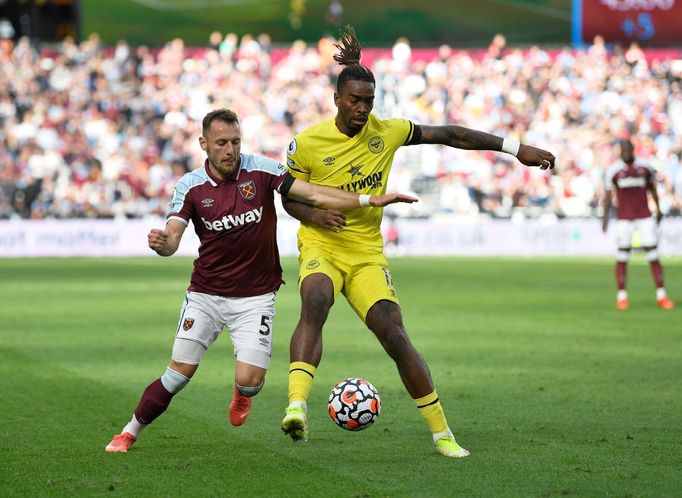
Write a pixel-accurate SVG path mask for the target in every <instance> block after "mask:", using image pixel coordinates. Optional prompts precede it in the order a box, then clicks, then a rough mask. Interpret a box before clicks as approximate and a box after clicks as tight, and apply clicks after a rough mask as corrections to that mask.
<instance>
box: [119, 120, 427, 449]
mask: <svg viewBox="0 0 682 498" xmlns="http://www.w3.org/2000/svg"><path fill="white" fill-rule="evenodd" d="M202 126H203V129H202V135H201V137H200V138H199V144H200V145H201V148H202V149H203V150H204V151H205V152H206V154H207V156H208V157H207V159H206V161H205V163H204V166H203V167H202V168H199V169H197V170H195V171H192V172H190V173H187V174H186V175H184V176H183V177H182V178H181V179H180V180H179V181H178V183H177V185H176V186H175V191H174V193H173V198H172V200H171V202H170V206H169V209H168V215H167V219H166V227H165V229H164V230H159V229H153V230H151V231H150V232H149V235H148V242H149V247H150V248H151V249H153V250H154V251H156V252H157V253H158V254H159V255H161V256H170V255H172V254H173V253H175V251H176V250H177V249H178V246H179V244H180V239H181V238H182V235H183V233H184V231H185V228H186V227H187V224H188V223H189V222H190V220H191V221H192V223H193V225H194V229H195V231H196V233H197V235H198V236H199V240H200V241H201V246H200V247H199V256H198V258H197V259H196V260H195V261H194V270H193V272H192V277H191V282H190V285H189V289H188V291H187V294H186V295H185V300H184V303H183V305H182V309H181V313H180V320H179V322H178V328H177V331H176V334H175V342H174V344H173V352H172V357H171V362H170V365H169V366H168V368H167V369H166V371H165V373H164V374H163V375H162V376H161V378H159V379H156V380H155V381H154V382H152V383H151V384H149V386H147V388H146V389H145V390H144V392H143V393H142V399H140V402H139V403H138V405H137V408H136V409H135V412H134V414H133V417H132V418H131V420H130V422H129V423H128V424H127V425H126V426H125V427H124V428H123V430H122V431H121V433H120V434H118V435H116V436H114V438H113V440H112V441H111V443H109V444H108V445H107V446H106V451H110V452H126V451H128V450H129V449H130V448H131V447H132V445H133V443H134V442H135V440H136V439H137V437H138V436H139V434H140V431H142V429H143V428H144V427H146V426H147V425H148V424H150V423H151V422H152V421H153V420H154V419H156V418H157V417H158V416H159V415H161V414H162V413H163V412H164V411H165V410H166V408H168V405H169V404H170V402H171V399H172V398H173V396H174V395H175V394H177V393H178V392H179V391H180V390H181V389H182V388H184V387H185V386H186V385H187V383H188V382H189V381H190V379H191V378H192V375H194V373H195V372H196V370H197V368H198V366H199V362H200V361H201V358H202V356H203V354H204V353H205V352H206V350H207V349H208V348H209V346H210V345H211V344H213V342H214V341H215V340H216V339H217V338H218V336H219V334H220V333H221V332H222V330H223V328H227V329H228V331H229V333H230V337H231V339H232V345H233V347H234V354H235V356H236V358H237V361H236V367H235V385H234V396H233V398H232V401H231V402H230V409H229V415H230V422H231V423H232V425H235V426H239V425H242V424H243V423H244V422H245V421H246V418H247V416H248V414H249V411H250V409H251V397H253V396H255V395H256V394H258V392H259V391H260V390H261V388H262V387H263V381H264V379H265V373H266V370H267V368H268V365H269V363H270V354H271V351H272V336H273V330H272V320H273V317H274V316H275V293H276V292H277V289H278V288H279V286H280V285H281V284H282V268H281V267H280V263H279V253H278V250H277V237H276V225H277V218H276V213H275V204H274V195H273V191H275V190H276V191H278V192H279V193H280V195H282V197H283V198H287V197H289V198H292V199H296V200H298V201H301V202H306V203H310V204H312V205H314V206H318V207H322V208H330V209H334V210H343V209H350V208H355V207H360V206H362V207H365V206H385V205H387V204H391V203H393V202H414V201H416V199H414V198H413V197H409V196H404V195H400V194H394V195H372V196H362V195H358V194H354V193H351V192H345V191H343V190H340V189H335V188H329V187H319V186H314V185H310V184H308V183H306V182H304V181H301V180H296V179H294V178H293V177H292V176H291V175H290V174H289V173H287V171H286V168H284V167H283V166H282V165H280V164H279V163H278V162H276V161H274V160H272V159H268V158H264V157H259V156H254V155H249V154H241V153H240V141H241V132H240V128H239V121H238V118H237V115H236V114H235V113H234V112H232V111H230V110H227V109H219V110H216V111H213V112H210V113H209V114H207V115H206V116H205V117H204V119H203V123H202ZM328 225H329V226H327V228H331V229H333V230H339V229H341V227H342V225H343V218H342V217H340V216H338V217H333V220H332V222H330V223H328Z"/></svg>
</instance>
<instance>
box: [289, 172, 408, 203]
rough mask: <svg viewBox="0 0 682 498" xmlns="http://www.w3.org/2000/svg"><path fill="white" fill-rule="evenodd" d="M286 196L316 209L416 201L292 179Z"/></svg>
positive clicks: (402, 196) (401, 195)
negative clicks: (366, 193) (358, 192)
mask: <svg viewBox="0 0 682 498" xmlns="http://www.w3.org/2000/svg"><path fill="white" fill-rule="evenodd" d="M286 196H287V197H288V198H290V199H292V200H295V201H300V202H305V203H306V204H310V205H312V206H315V207H318V208H327V209H352V208H356V207H384V206H388V205H389V204H393V203H396V202H406V203H413V202H417V201H418V199H417V198H415V197H411V196H409V195H405V194H383V195H365V194H356V193H354V192H348V191H346V190H342V189H340V188H332V187H324V186H322V185H313V184H311V183H308V182H304V181H303V180H296V179H294V181H293V183H292V184H291V187H290V188H289V191H288V192H287V193H286Z"/></svg>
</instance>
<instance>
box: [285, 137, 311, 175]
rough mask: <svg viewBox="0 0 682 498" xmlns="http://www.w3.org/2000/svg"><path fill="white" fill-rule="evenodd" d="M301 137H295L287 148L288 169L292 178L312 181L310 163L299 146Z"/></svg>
mask: <svg viewBox="0 0 682 498" xmlns="http://www.w3.org/2000/svg"><path fill="white" fill-rule="evenodd" d="M298 139H300V137H294V139H293V140H292V141H291V142H290V143H289V146H288V147H287V169H288V170H289V173H291V176H293V177H294V178H298V179H299V180H304V181H306V182H307V181H308V180H309V179H310V161H306V160H305V159H304V157H303V153H302V151H301V148H300V147H299V144H298Z"/></svg>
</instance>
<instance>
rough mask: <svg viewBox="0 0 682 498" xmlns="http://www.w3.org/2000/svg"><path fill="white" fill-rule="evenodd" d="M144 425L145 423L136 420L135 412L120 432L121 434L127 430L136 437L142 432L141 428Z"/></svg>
mask: <svg viewBox="0 0 682 498" xmlns="http://www.w3.org/2000/svg"><path fill="white" fill-rule="evenodd" d="M144 427H145V425H144V424H141V423H140V422H138V420H137V419H136V418H135V414H133V418H131V419H130V422H128V425H126V426H125V427H124V428H123V430H122V431H121V434H123V433H124V432H129V433H130V434H132V435H133V436H134V437H137V436H139V435H140V432H142V429H144Z"/></svg>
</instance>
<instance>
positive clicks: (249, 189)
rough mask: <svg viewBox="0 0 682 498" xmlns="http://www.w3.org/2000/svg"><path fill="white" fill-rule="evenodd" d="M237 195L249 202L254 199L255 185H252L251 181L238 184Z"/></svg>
mask: <svg viewBox="0 0 682 498" xmlns="http://www.w3.org/2000/svg"><path fill="white" fill-rule="evenodd" d="M239 193H240V194H242V197H243V198H244V199H246V200H247V201H250V200H251V199H253V198H254V197H256V184H255V183H253V180H249V181H248V182H244V183H240V184H239Z"/></svg>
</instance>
